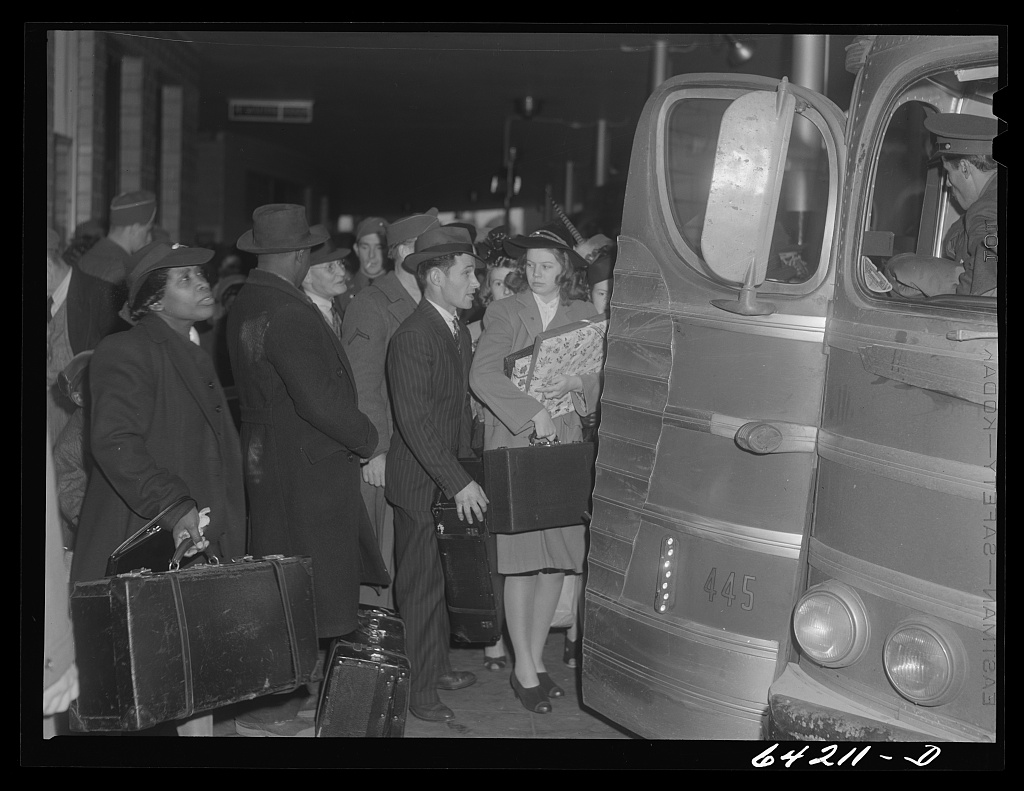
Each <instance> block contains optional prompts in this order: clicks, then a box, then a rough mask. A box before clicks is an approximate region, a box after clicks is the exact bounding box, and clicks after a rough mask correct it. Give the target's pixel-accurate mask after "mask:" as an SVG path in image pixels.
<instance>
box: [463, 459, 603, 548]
mask: <svg viewBox="0 0 1024 791" xmlns="http://www.w3.org/2000/svg"><path fill="white" fill-rule="evenodd" d="M483 461H484V491H485V492H486V493H487V499H488V500H489V501H490V502H489V503H488V505H487V529H488V530H489V531H490V532H491V533H524V532H527V531H530V530H546V529H547V528H551V527H565V526H566V525H578V524H582V523H583V520H584V516H583V515H584V513H586V512H587V511H589V510H590V497H591V494H592V493H593V491H594V443H593V442H571V443H566V444H565V445H560V444H554V445H531V446H529V447H526V448H497V449H495V450H485V451H484V457H483Z"/></svg>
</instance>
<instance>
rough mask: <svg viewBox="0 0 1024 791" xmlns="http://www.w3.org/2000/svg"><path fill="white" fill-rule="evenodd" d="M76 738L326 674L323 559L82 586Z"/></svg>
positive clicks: (77, 599) (251, 562)
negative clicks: (319, 567) (320, 607)
mask: <svg viewBox="0 0 1024 791" xmlns="http://www.w3.org/2000/svg"><path fill="white" fill-rule="evenodd" d="M71 617H72V624H73V630H74V636H75V651H76V662H77V665H78V681H79V696H78V699H77V700H76V701H75V702H74V703H73V704H72V708H71V711H70V723H71V727H72V729H73V730H76V731H136V730H141V729H143V728H149V727H151V726H153V725H157V724H159V723H161V722H167V721H171V720H179V719H186V718H188V717H191V716H192V715H193V714H195V713H197V712H203V711H209V710H211V709H215V708H219V707H221V706H225V705H228V704H231V703H236V702H238V701H242V700H249V699H252V698H255V697H259V696H262V695H269V694H272V693H276V692H286V691H288V690H292V689H295V688H296V687H297V686H298V685H300V684H305V683H307V682H311V681H318V680H319V679H320V678H321V675H320V669H319V668H318V666H317V634H316V608H315V603H314V598H313V562H312V560H311V559H310V558H308V557H283V556H280V555H274V556H267V557H265V558H251V557H245V558H239V559H237V560H235V561H232V562H225V563H217V564H212V563H211V564H200V565H193V566H190V567H188V568H185V569H181V570H179V571H166V572H162V573H153V572H151V571H148V570H143V571H138V572H131V573H128V574H121V575H118V576H116V577H105V578H103V579H100V580H93V581H89V582H79V583H76V584H75V587H74V590H73V592H72V594H71Z"/></svg>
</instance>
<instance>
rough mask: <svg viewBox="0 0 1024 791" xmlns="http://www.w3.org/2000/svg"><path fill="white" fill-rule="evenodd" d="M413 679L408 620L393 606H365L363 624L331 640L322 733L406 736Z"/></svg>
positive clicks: (319, 712)
mask: <svg viewBox="0 0 1024 791" xmlns="http://www.w3.org/2000/svg"><path fill="white" fill-rule="evenodd" d="M409 680H410V669H409V659H408V657H407V656H406V654H405V624H404V623H403V622H402V621H401V620H400V619H399V618H397V617H395V615H394V613H392V612H391V611H389V610H385V609H383V608H380V607H362V606H361V607H360V612H359V626H358V628H357V629H356V630H355V631H354V632H352V633H350V634H348V635H345V636H344V637H339V638H338V639H336V640H335V641H334V642H333V643H332V644H331V650H330V652H329V654H328V657H327V667H326V668H325V678H324V683H323V684H322V685H321V687H320V701H319V704H318V705H317V709H316V730H315V734H316V736H318V737H324V738H331V737H367V736H368V737H385V738H397V737H401V736H404V735H405V719H406V716H407V715H408V712H409Z"/></svg>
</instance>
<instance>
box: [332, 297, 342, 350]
mask: <svg viewBox="0 0 1024 791" xmlns="http://www.w3.org/2000/svg"><path fill="white" fill-rule="evenodd" d="M331 327H333V328H334V334H335V335H337V336H338V340H339V341H340V340H341V316H339V315H338V311H337V310H335V308H334V305H331Z"/></svg>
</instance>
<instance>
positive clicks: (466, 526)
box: [431, 459, 503, 645]
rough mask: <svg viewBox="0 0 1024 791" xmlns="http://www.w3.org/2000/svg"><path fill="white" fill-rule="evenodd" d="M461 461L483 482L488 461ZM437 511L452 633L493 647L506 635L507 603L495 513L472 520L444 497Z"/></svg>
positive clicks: (466, 640)
mask: <svg viewBox="0 0 1024 791" xmlns="http://www.w3.org/2000/svg"><path fill="white" fill-rule="evenodd" d="M460 462H461V463H462V466H463V468H464V469H465V470H466V471H467V472H468V473H469V474H470V475H472V476H473V480H475V481H476V482H477V483H479V484H480V485H483V475H484V471H483V462H482V461H481V460H480V459H460ZM485 491H486V489H485ZM431 510H432V512H433V515H434V528H435V530H436V533H437V549H438V552H439V553H440V555H441V566H442V568H443V569H444V593H445V600H446V602H447V605H448V621H449V624H450V628H451V633H452V637H454V638H455V639H456V640H457V641H459V642H461V643H486V644H488V645H493V644H494V643H495V642H496V641H497V640H498V638H499V637H501V623H502V615H503V603H502V580H501V576H500V575H499V574H498V550H497V545H496V542H495V540H494V536H493V535H491V533H490V532H489V531H488V530H487V524H488V520H489V518H490V516H489V512H488V514H485V516H484V521H483V522H482V523H481V522H479V521H477V520H476V517H475V516H474V521H473V523H472V524H470V523H469V522H465V521H462V520H460V519H459V515H458V513H457V512H456V510H455V503H454V501H453V500H450V499H448V498H445V497H443V496H439V498H438V501H437V502H436V503H435V504H434V506H433V508H432V509H431Z"/></svg>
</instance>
